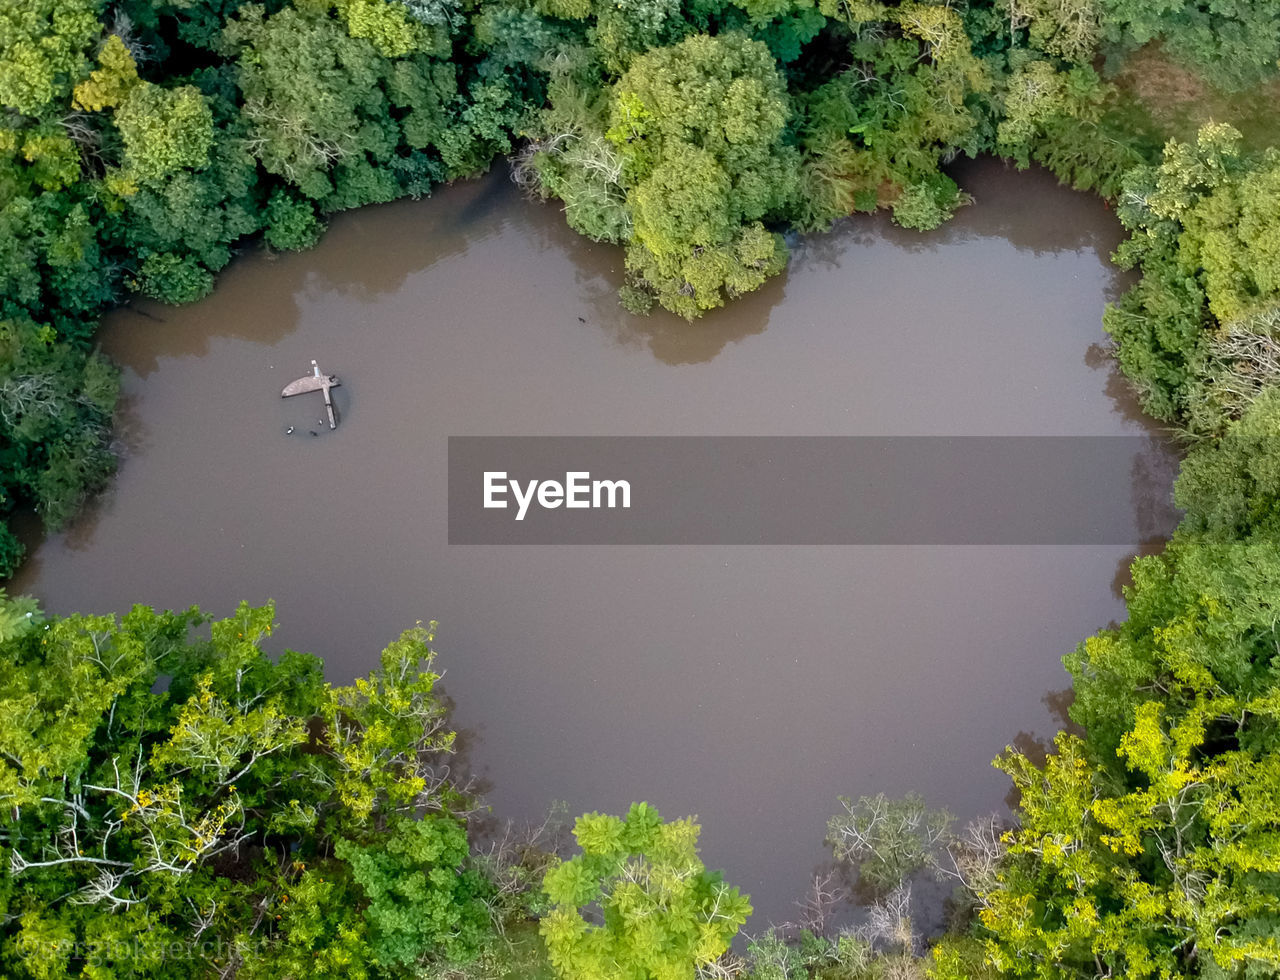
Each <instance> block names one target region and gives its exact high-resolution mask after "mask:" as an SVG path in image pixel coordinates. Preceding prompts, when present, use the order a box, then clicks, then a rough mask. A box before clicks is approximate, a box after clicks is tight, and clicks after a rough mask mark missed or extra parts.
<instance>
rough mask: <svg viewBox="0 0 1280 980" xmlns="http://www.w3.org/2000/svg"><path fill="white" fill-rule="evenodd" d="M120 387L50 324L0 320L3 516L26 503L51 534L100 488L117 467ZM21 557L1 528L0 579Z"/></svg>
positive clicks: (108, 370) (101, 362) (103, 364)
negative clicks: (113, 442)
mask: <svg viewBox="0 0 1280 980" xmlns="http://www.w3.org/2000/svg"><path fill="white" fill-rule="evenodd" d="M117 388H118V381H117V377H116V371H115V369H114V368H113V367H112V366H111V365H109V364H108V363H107V361H106V360H105V359H104V358H103V357H102V356H101V355H99V354H97V353H86V352H85V351H83V350H79V349H77V348H75V347H72V346H70V345H68V344H66V343H63V342H60V341H58V340H57V334H56V332H55V331H54V330H53V329H52V328H50V327H38V326H37V325H36V324H33V323H31V322H30V321H14V320H10V321H4V322H0V517H4V518H7V517H8V516H9V514H10V513H11V512H12V510H13V508H14V507H15V506H16V505H19V504H26V505H28V506H31V507H34V508H35V509H36V510H37V511H38V512H39V513H40V515H41V517H42V518H43V520H44V524H45V527H47V528H49V529H51V530H56V529H57V528H60V527H61V526H62V525H63V524H65V523H66V521H67V520H69V519H70V518H71V516H72V515H73V514H74V513H75V512H76V510H77V509H78V508H79V506H80V504H81V503H82V502H83V501H84V499H85V497H87V496H88V495H89V494H90V493H92V492H94V491H96V490H98V489H100V488H101V487H102V485H103V483H105V482H106V479H107V477H108V476H110V474H111V473H112V471H113V470H114V469H115V457H114V456H112V454H111V453H110V451H109V449H108V443H109V440H110V426H111V412H112V409H113V407H114V405H115V400H116V392H117ZM20 555H21V550H20V548H19V547H18V544H17V542H16V541H15V540H14V539H13V538H12V536H11V535H10V534H9V533H8V531H7V529H6V532H5V534H4V537H3V542H0V557H3V558H4V559H6V564H5V565H4V566H2V567H0V574H5V575H7V574H9V573H10V572H12V570H13V567H14V564H16V560H17V558H18V557H20Z"/></svg>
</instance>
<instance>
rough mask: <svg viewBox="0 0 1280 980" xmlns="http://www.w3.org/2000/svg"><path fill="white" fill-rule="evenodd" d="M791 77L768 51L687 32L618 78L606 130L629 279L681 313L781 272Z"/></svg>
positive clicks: (792, 168) (792, 187)
mask: <svg viewBox="0 0 1280 980" xmlns="http://www.w3.org/2000/svg"><path fill="white" fill-rule="evenodd" d="M788 115H789V110H788V102H787V95H786V86H785V83H784V80H783V78H782V76H781V75H780V74H779V73H778V70H777V67H776V65H775V63H774V60H773V58H772V56H771V55H770V54H769V51H768V49H767V48H766V47H765V46H764V45H763V44H760V43H759V42H757V41H751V40H748V39H746V38H743V37H740V36H735V35H723V36H719V37H710V36H707V35H698V36H695V37H690V38H688V39H686V40H684V41H681V42H680V43H679V44H677V45H674V46H672V47H669V48H659V49H657V50H654V51H651V52H649V53H647V54H645V55H642V56H640V57H639V58H637V59H635V61H633V62H632V64H631V67H630V68H629V69H628V70H627V72H626V74H624V75H623V76H622V78H621V79H620V80H619V81H618V83H617V84H616V85H615V87H614V97H613V101H612V107H611V116H610V123H611V125H610V129H609V131H608V138H609V139H610V140H611V141H612V142H613V144H614V145H615V146H616V147H617V149H618V152H619V154H620V156H621V158H622V178H621V179H622V183H623V186H624V187H625V188H626V194H627V204H628V207H629V208H630V211H631V214H632V220H633V232H632V238H631V244H630V247H629V248H628V254H627V267H628V269H629V270H630V271H631V273H632V276H633V283H634V285H635V286H636V287H638V288H640V289H642V290H645V291H650V292H652V293H653V294H654V295H655V296H656V298H657V300H658V302H660V303H661V304H662V305H663V306H665V307H667V308H668V309H671V310H673V311H675V312H677V313H680V314H681V315H683V316H686V317H693V316H696V315H697V314H698V313H700V312H701V311H702V310H706V309H710V308H712V307H715V306H719V305H721V304H722V303H723V302H724V299H725V296H726V295H728V296H734V295H737V294H739V293H743V292H747V291H749V290H751V289H755V288H757V287H758V286H759V285H760V284H761V283H763V282H764V280H765V279H766V278H767V277H768V276H770V275H772V274H774V273H776V272H778V271H780V270H781V268H782V266H783V264H784V263H785V259H786V250H785V246H784V245H783V243H782V240H781V238H779V237H778V236H776V235H772V234H770V233H768V232H767V231H766V230H765V228H764V226H763V225H762V224H761V219H767V218H771V217H778V216H780V215H781V214H783V213H784V212H785V209H786V208H787V206H788V205H789V203H790V201H791V199H792V197H793V196H794V194H795V191H796V186H797V171H798V164H799V155H798V153H797V152H796V150H795V148H794V147H792V146H789V145H788V144H787V143H786V142H785V139H784V135H785V134H784V131H785V129H786V125H787V120H788Z"/></svg>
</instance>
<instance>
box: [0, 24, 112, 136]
mask: <svg viewBox="0 0 1280 980" xmlns="http://www.w3.org/2000/svg"><path fill="white" fill-rule="evenodd" d="M100 9H101V7H100V5H99V3H97V2H95V0H6V2H5V3H4V4H0V106H2V107H6V108H10V109H14V110H16V111H17V112H20V113H22V114H23V115H27V116H38V115H43V114H44V112H45V111H46V110H47V109H48V108H49V107H50V105H51V103H53V102H55V101H56V100H58V99H61V98H64V97H65V96H66V95H67V94H68V93H69V92H70V91H71V86H72V85H74V84H75V83H76V82H77V81H78V80H79V79H80V77H81V75H82V74H84V73H85V72H87V70H88V67H89V59H88V57H87V53H88V49H89V47H90V46H91V45H92V43H93V41H94V38H96V37H97V36H98V32H99V31H100V30H101V27H100V25H99V23H98V14H99V12H100Z"/></svg>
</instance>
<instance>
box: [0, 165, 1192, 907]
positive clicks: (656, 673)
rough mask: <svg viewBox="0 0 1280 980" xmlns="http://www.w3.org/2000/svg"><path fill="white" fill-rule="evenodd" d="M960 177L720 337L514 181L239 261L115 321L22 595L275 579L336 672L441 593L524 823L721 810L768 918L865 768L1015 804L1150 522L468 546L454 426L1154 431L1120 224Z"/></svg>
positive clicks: (457, 659) (450, 643)
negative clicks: (205, 287)
mask: <svg viewBox="0 0 1280 980" xmlns="http://www.w3.org/2000/svg"><path fill="white" fill-rule="evenodd" d="M957 176H958V178H959V179H960V181H961V183H962V184H963V185H964V186H966V187H967V188H968V189H969V190H970V191H971V192H972V193H973V195H974V197H975V198H976V202H977V203H976V206H974V207H970V208H967V209H965V210H964V211H963V212H961V214H960V215H959V216H958V217H957V218H956V219H955V220H954V221H953V222H951V223H950V224H949V225H947V226H945V227H944V228H942V229H940V230H939V231H938V232H936V233H933V234H930V235H925V236H921V235H917V234H914V233H909V232H904V231H901V230H898V229H895V228H893V227H892V226H890V225H889V224H888V223H887V222H886V221H884V220H882V219H880V218H865V217H864V218H858V219H853V220H850V221H847V222H844V223H842V224H841V225H840V226H839V227H838V228H837V229H836V230H835V231H834V232H832V233H831V234H827V235H821V236H813V237H810V238H807V239H804V240H802V241H801V242H799V243H797V245H796V247H795V250H794V257H793V262H792V265H791V268H790V270H789V272H788V273H787V275H786V276H785V277H782V278H779V279H777V280H774V281H772V282H771V283H769V284H768V285H767V286H766V287H765V288H764V289H763V290H761V291H760V292H759V293H756V294H753V295H751V296H749V297H747V298H745V299H743V300H741V301H739V302H737V303H735V304H734V305H732V306H731V307H730V308H729V309H727V310H722V311H718V312H717V313H715V314H713V315H711V316H708V317H707V318H706V319H705V320H704V321H702V322H700V323H698V324H695V325H692V326H690V325H687V324H685V323H684V322H683V321H680V320H676V319H673V318H670V317H667V316H665V315H655V316H654V317H652V318H649V319H637V318H634V317H631V316H629V315H627V314H626V313H624V312H623V311H622V310H621V309H620V308H619V307H618V306H617V304H616V299H615V290H616V287H617V284H618V282H619V281H620V277H621V254H620V252H619V251H618V250H616V249H613V248H610V247H606V246H598V245H592V244H591V243H589V242H587V241H585V240H583V239H580V238H578V237H577V236H575V235H574V234H573V233H572V232H570V231H569V230H568V229H567V228H566V227H565V226H564V224H563V219H562V216H561V215H560V213H559V211H558V209H557V208H556V207H554V206H552V205H541V206H540V205H535V204H530V203H527V202H524V201H523V200H522V199H521V198H520V196H519V195H518V193H517V192H516V191H515V189H514V188H513V187H512V186H511V185H510V183H509V182H507V181H506V180H505V177H504V175H501V174H495V175H491V176H490V177H489V178H486V179H484V180H481V181H477V182H472V183H467V184H462V185H459V186H456V187H452V188H448V189H444V190H442V191H441V192H440V193H438V194H437V195H436V196H435V197H434V198H432V199H430V200H424V201H421V202H403V203H398V204H395V205H390V206H385V207H378V208H366V209H364V210H361V211H359V212H356V213H352V214H348V215H343V216H341V217H340V218H338V219H337V220H335V221H334V223H333V227H332V229H331V231H330V232H329V234H328V235H327V236H326V238H325V239H324V241H323V242H322V244H321V245H320V246H319V247H318V248H317V249H315V250H313V251H311V252H308V253H303V254H290V255H280V256H272V257H268V256H264V255H261V254H255V255H251V256H247V257H245V258H243V259H241V260H239V261H238V262H236V263H235V264H234V265H233V266H232V267H231V268H230V269H229V270H228V271H227V273H226V274H225V275H224V276H223V277H222V279H221V282H220V283H219V286H218V290H217V292H216V294H215V295H214V296H213V297H211V298H210V299H208V300H206V301H204V302H202V303H199V304H197V305H195V306H191V307H186V308H181V309H174V308H166V307H159V306H153V305H142V306H140V307H139V308H138V309H137V310H132V311H123V312H120V313H118V314H116V315H114V316H112V317H111V318H110V322H109V324H108V325H107V327H106V329H105V331H104V334H103V344H104V347H105V348H106V350H107V351H108V352H109V353H110V354H111V356H113V357H114V358H115V359H116V360H117V361H119V362H120V363H121V364H123V365H124V367H125V397H124V401H123V408H122V421H121V441H122V444H123V455H124V459H123V462H122V465H121V468H120V472H119V474H118V476H117V478H116V480H115V483H114V485H113V488H112V489H111V491H110V492H109V493H108V494H107V495H106V496H105V497H104V498H103V499H102V500H101V501H100V502H99V503H98V504H97V505H95V506H94V507H93V509H92V511H91V512H90V514H89V515H88V516H86V517H85V518H84V519H83V520H81V521H80V522H79V523H78V524H77V525H76V526H75V527H74V528H72V529H71V530H69V531H68V532H67V533H65V534H63V535H60V536H57V537H54V538H52V539H50V540H48V541H46V542H44V543H43V544H42V545H40V546H39V547H38V548H37V549H35V551H34V552H33V555H32V557H31V558H30V560H29V561H28V563H27V565H26V567H25V569H24V571H23V572H22V574H21V575H20V576H19V578H18V580H17V581H15V582H14V583H12V584H11V591H12V592H19V591H32V592H35V593H36V594H38V595H40V596H41V597H42V598H43V600H44V602H45V604H46V606H47V607H48V608H49V609H50V610H51V611H53V612H58V613H63V612H69V611H72V610H81V611H86V612H88V611H92V612H102V611H109V610H123V609H124V608H126V607H127V606H128V605H129V604H131V603H133V602H144V603H148V604H151V605H157V606H164V607H180V606H187V605H190V604H192V603H199V604H201V605H202V606H204V607H205V608H206V609H208V610H210V611H211V612H215V613H217V614H219V615H225V614H227V613H229V612H230V611H231V610H232V608H233V607H234V604H235V603H236V601H237V600H239V599H241V598H247V599H250V600H252V601H255V602H258V601H263V600H266V599H268V598H273V599H275V600H276V602H277V619H278V620H279V621H280V623H281V625H282V629H281V631H280V634H279V635H280V636H281V637H282V638H283V640H284V642H286V643H288V644H289V645H290V646H292V647H294V648H296V649H302V650H309V651H312V652H315V653H317V654H320V655H322V656H324V657H325V658H326V660H327V663H328V673H329V676H330V677H331V678H333V679H334V680H347V679H350V678H351V677H352V676H354V675H355V674H357V673H362V672H365V671H367V670H368V669H370V668H371V667H372V666H373V665H374V664H375V663H376V655H377V652H378V650H380V649H381V647H382V645H383V644H384V643H385V642H386V641H388V640H390V639H391V638H393V637H394V635H395V634H397V633H398V632H399V630H400V629H402V628H404V627H406V626H410V625H412V624H413V623H414V622H415V621H416V620H426V619H438V620H439V621H440V623H441V627H440V632H439V636H438V642H437V648H438V649H439V651H440V654H441V656H440V660H439V662H438V665H439V666H440V667H442V668H444V669H445V670H446V671H447V676H446V680H445V686H446V688H447V691H448V693H449V694H450V695H451V696H452V698H453V699H454V700H455V701H456V704H457V709H456V714H455V721H456V723H457V724H458V725H459V726H461V728H462V729H463V730H464V731H465V733H466V740H465V741H466V749H467V753H468V756H469V761H470V762H471V764H472V765H473V766H474V767H475V768H476V769H477V770H478V771H479V772H480V773H481V774H482V776H483V777H484V778H485V779H486V780H487V782H488V784H489V786H490V791H489V799H490V800H491V802H492V803H493V805H494V808H495V811H496V812H497V813H499V814H501V815H504V816H512V817H516V818H520V819H524V818H537V817H538V816H539V815H540V814H541V813H542V812H543V811H544V810H545V809H546V808H547V806H548V805H549V804H550V803H551V802H552V801H553V800H565V801H567V803H568V805H569V809H570V812H581V811H583V810H586V809H600V810H615V811H616V810H619V809H621V808H624V807H625V806H626V805H627V804H628V803H629V802H631V801H632V800H638V799H647V800H649V801H651V802H653V803H654V804H656V805H657V806H658V807H659V808H660V809H661V810H662V812H663V813H664V814H665V815H667V816H671V817H674V816H680V815H683V814H687V813H696V814H698V815H699V816H700V817H701V819H702V823H703V826H704V831H703V837H702V843H703V854H704V857H705V859H706V861H707V863H708V864H709V865H711V866H715V867H723V868H725V869H726V872H727V875H728V877H729V879H730V880H731V881H732V882H734V883H735V884H738V885H740V886H741V887H742V888H743V889H744V890H746V891H749V892H750V893H751V894H752V896H753V900H754V904H755V906H756V910H757V915H756V917H755V918H754V920H753V922H752V923H751V926H750V928H757V927H760V926H763V925H764V924H765V922H767V921H768V920H773V921H781V920H784V919H787V918H789V917H794V916H795V914H796V908H795V906H794V905H793V902H794V901H795V900H796V899H799V898H800V897H801V896H802V893H803V892H804V890H805V886H806V882H807V880H808V878H809V875H810V874H811V872H812V871H813V869H814V866H815V865H816V864H817V863H818V862H819V861H821V860H822V858H823V855H824V851H823V848H822V836H823V831H824V827H825V821H826V818H827V817H828V816H829V815H830V814H832V813H833V812H835V810H836V808H837V806H838V804H837V803H836V796H837V795H840V794H846V795H854V796H856V795H859V794H871V793H875V792H879V791H883V792H886V793H890V794H901V793H904V792H907V791H911V790H917V791H920V792H922V793H923V794H924V795H925V796H926V797H927V798H928V799H929V800H930V801H931V802H933V803H935V804H938V805H944V806H947V807H949V808H950V809H951V810H953V811H954V812H956V813H957V814H959V815H961V816H973V815H976V814H979V813H983V812H986V811H990V810H993V809H998V808H1000V807H1002V806H1003V805H1004V804H1003V799H1004V796H1005V793H1006V791H1007V788H1008V784H1007V780H1006V779H1005V777H1004V776H1002V775H1001V774H1000V773H998V772H996V771H995V770H993V769H992V768H991V767H990V765H989V762H990V760H991V758H992V757H993V756H994V755H995V754H996V753H998V752H999V751H1000V750H1001V749H1002V748H1003V747H1004V746H1005V745H1006V744H1008V743H1010V742H1012V741H1015V740H1017V741H1019V742H1020V743H1022V744H1028V743H1030V742H1031V741H1032V740H1034V739H1043V738H1047V737H1049V736H1050V735H1051V734H1052V732H1053V731H1054V730H1055V729H1056V728H1057V727H1058V726H1059V724H1060V721H1059V718H1058V717H1057V716H1056V714H1055V712H1056V711H1060V710H1061V706H1062V703H1063V697H1062V694H1061V692H1062V691H1063V689H1065V688H1066V687H1067V686H1068V681H1069V679H1068V677H1067V675H1066V674H1065V672H1064V671H1063V669H1062V667H1061V665H1060V663H1059V658H1060V657H1061V656H1062V655H1063V654H1064V653H1066V652H1068V651H1069V650H1070V649H1072V647H1073V646H1074V645H1075V644H1076V643H1077V642H1078V641H1079V640H1080V639H1082V638H1083V637H1084V636H1085V635H1086V634H1088V633H1089V632H1091V631H1093V630H1095V629H1097V628H1099V627H1101V626H1104V625H1105V624H1107V623H1108V621H1110V620H1113V619H1115V618H1116V617H1118V616H1120V615H1121V614H1122V611H1123V607H1122V604H1121V602H1120V599H1119V595H1118V583H1119V582H1120V581H1121V580H1122V579H1123V577H1124V570H1125V567H1126V564H1127V561H1128V558H1129V557H1130V556H1131V555H1132V554H1133V552H1134V550H1135V549H1134V548H1133V547H1132V546H1057V547H1047V546H1003V547H995V546H992V547H981V546H969V547H929V546H911V547H906V546H904V547H887V546H886V547H777V546H775V547H756V546H738V547H693V546H689V547H674V546H672V547H657V546H650V547H646V546H630V547H627V546H599V547H556V546H537V547H500V546H474V547H462V546H449V545H448V544H447V535H446V509H445V494H446V472H445V461H446V440H447V437H448V436H451V435H455V436H456V435H540V434H547V435H654V434H664V435H665V434H670V435H703V434H708V435H956V434H974V435H1118V434H1140V433H1143V432H1144V431H1149V430H1148V429H1147V428H1146V424H1145V423H1144V421H1143V420H1142V419H1141V418H1140V417H1139V416H1138V415H1137V413H1136V412H1135V411H1134V409H1133V406H1132V403H1131V402H1130V401H1129V400H1128V399H1127V398H1126V397H1125V394H1124V390H1123V386H1122V385H1120V384H1119V383H1118V382H1117V380H1116V378H1115V376H1114V374H1113V372H1112V370H1111V367H1110V364H1109V362H1108V361H1106V359H1105V357H1104V356H1103V355H1102V354H1101V351H1100V348H1099V346H1098V345H1100V344H1101V343H1102V342H1103V341H1104V337H1103V334H1102V331H1101V327H1100V317H1101V313H1102V308H1103V304H1104V303H1105V301H1106V299H1107V298H1108V296H1109V295H1112V294H1113V293H1114V292H1115V291H1116V290H1117V289H1118V288H1119V286H1120V280H1119V278H1118V274H1117V273H1116V272H1115V271H1114V270H1112V269H1111V268H1110V267H1109V266H1108V264H1107V256H1108V254H1109V253H1110V251H1111V250H1112V249H1113V248H1114V246H1115V245H1116V244H1117V242H1118V240H1119V236H1120V230H1119V228H1118V226H1117V225H1116V223H1115V222H1114V220H1113V218H1112V217H1111V215H1110V214H1109V213H1108V212H1107V211H1106V210H1105V209H1104V207H1103V206H1102V204H1101V203H1100V202H1099V201H1098V200H1097V199H1096V198H1092V197H1088V196H1084V195H1078V194H1074V193H1072V192H1069V191H1066V190H1063V189H1061V188H1059V187H1057V186H1056V183H1055V182H1054V180H1053V179H1052V178H1051V177H1048V176H1047V175H1045V174H1043V173H1029V174H1016V173H1013V172H1010V171H1007V170H1006V169H1005V168H1004V167H1003V166H1002V165H1000V164H998V163H994V162H990V161H987V162H982V163H978V164H971V165H967V166H965V167H964V168H962V169H960V170H959V171H958V173H957ZM313 357H314V358H318V359H319V361H320V364H321V366H322V367H323V368H324V369H326V370H328V371H331V372H334V373H337V374H338V375H340V376H341V378H342V380H343V387H341V388H339V389H337V390H336V400H337V404H338V408H339V412H340V415H341V425H340V426H339V428H338V429H337V431H336V432H333V433H330V432H329V431H328V430H327V428H325V427H323V426H321V425H319V424H318V420H320V419H321V417H322V415H323V408H322V404H321V402H320V400H319V396H307V397H306V398H298V399H290V400H287V401H282V400H281V399H280V397H279V391H280V388H281V387H282V386H283V385H284V384H285V383H286V382H288V381H289V380H291V379H293V378H294V377H297V376H298V375H300V374H303V373H305V372H306V371H307V369H308V364H309V361H310V359H311V358H313ZM290 426H293V427H294V430H295V431H294V433H293V434H292V435H289V434H286V431H287V429H288V428H289V427H290ZM312 431H315V432H317V433H318V434H317V435H314V436H313V435H310V434H309V433H310V432H312ZM1116 492H1117V493H1118V494H1130V495H1133V496H1135V498H1138V497H1143V496H1144V495H1145V496H1146V497H1148V498H1150V497H1152V496H1154V497H1156V498H1161V499H1162V498H1163V497H1164V496H1166V495H1167V485H1165V484H1161V483H1160V482H1159V481H1156V483H1155V485H1154V486H1153V487H1144V488H1138V489H1137V490H1135V488H1133V487H1125V486H1122V487H1117V488H1116ZM1142 503H1143V501H1141V500H1137V499H1135V506H1139V505H1141V504H1142Z"/></svg>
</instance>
